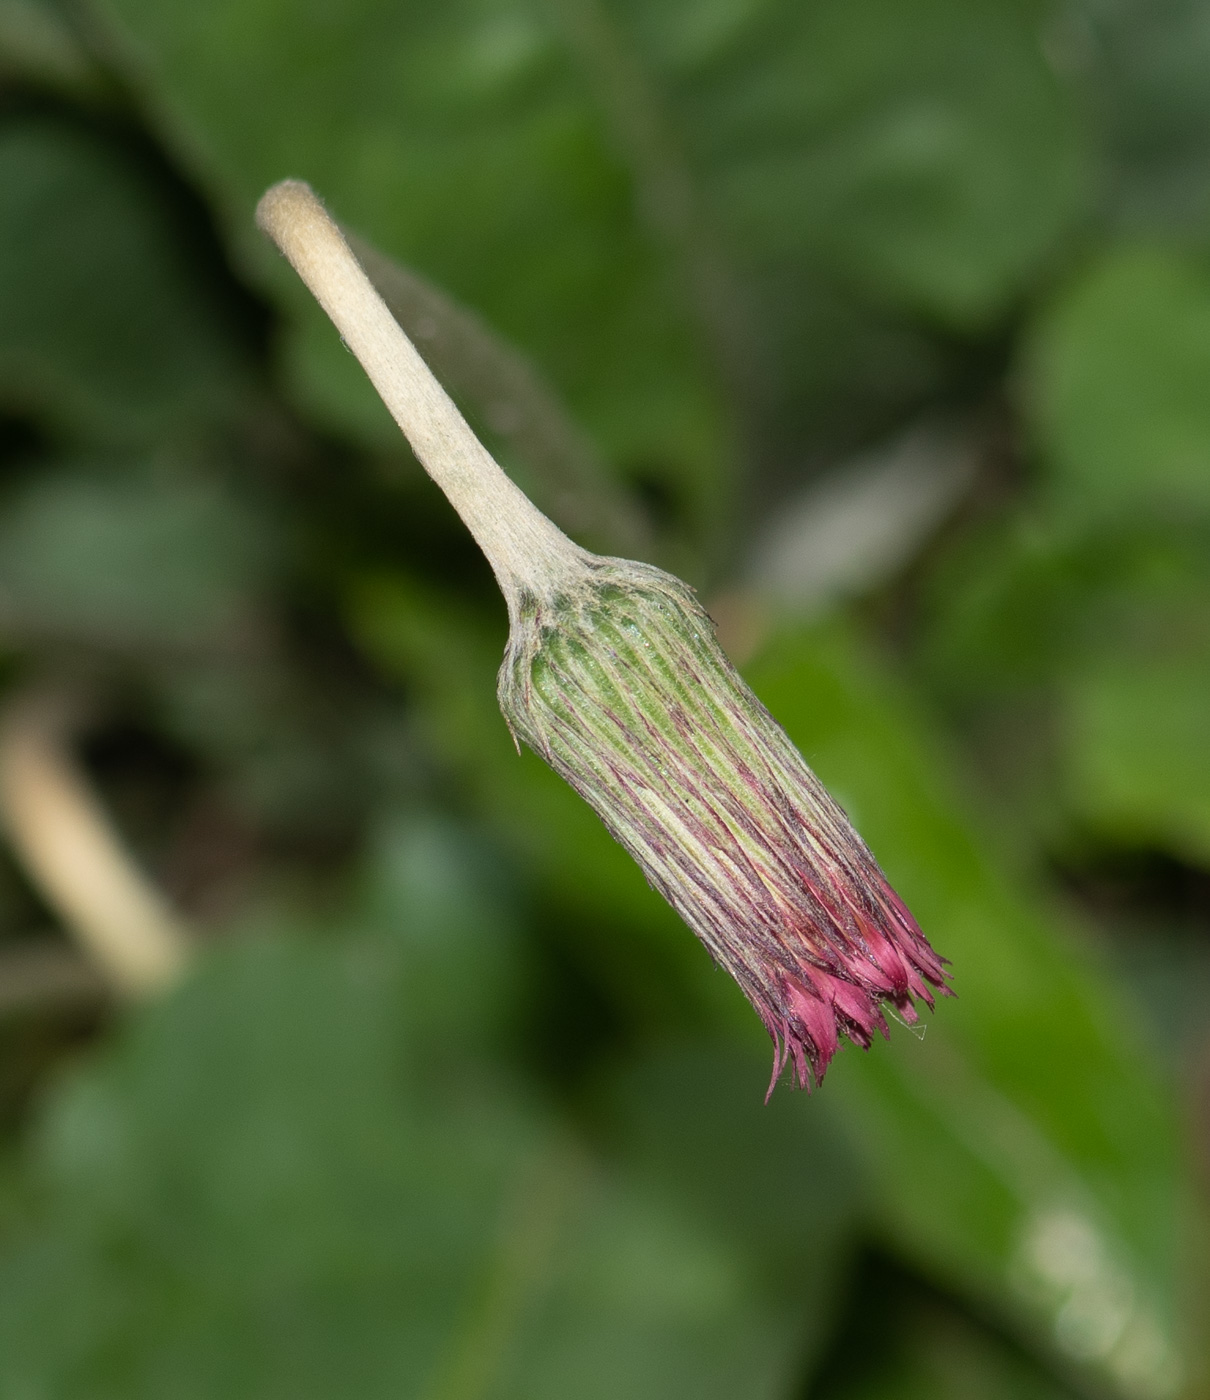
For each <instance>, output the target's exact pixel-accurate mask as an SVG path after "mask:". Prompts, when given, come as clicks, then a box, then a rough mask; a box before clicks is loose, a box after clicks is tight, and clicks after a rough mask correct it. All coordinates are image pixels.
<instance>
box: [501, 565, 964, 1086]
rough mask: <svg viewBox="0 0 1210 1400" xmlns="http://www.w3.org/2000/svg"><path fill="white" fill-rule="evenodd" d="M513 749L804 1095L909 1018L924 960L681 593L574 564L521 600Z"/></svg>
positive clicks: (872, 869)
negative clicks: (518, 742)
mask: <svg viewBox="0 0 1210 1400" xmlns="http://www.w3.org/2000/svg"><path fill="white" fill-rule="evenodd" d="M499 699H500V708H501V710H502V711H503V712H504V716H505V718H506V719H507V721H508V723H509V726H510V728H511V729H512V731H513V734H514V736H515V737H518V738H521V739H524V741H525V742H526V743H527V744H528V745H529V746H530V748H532V749H533V750H534V751H535V752H536V753H538V754H539V755H540V756H541V757H542V758H544V759H545V760H546V762H547V763H549V764H550V765H551V767H552V768H554V769H555V771H556V772H557V773H559V774H560V775H561V776H562V777H564V778H565V779H566V780H567V781H568V782H569V783H570V784H571V785H572V786H573V787H574V788H575V789H576V791H577V792H579V793H580V794H581V796H582V797H584V799H585V800H586V801H587V802H588V803H589V804H590V805H591V806H592V807H593V808H594V809H595V811H596V812H597V814H598V815H599V816H600V817H601V819H602V821H604V823H605V825H606V826H607V827H608V829H609V831H610V832H611V833H612V835H613V836H614V837H615V838H616V839H617V840H618V841H619V842H620V843H621V844H622V845H623V846H624V847H625V848H626V849H627V850H628V851H629V852H630V854H631V855H632V856H633V857H634V858H635V860H636V861H638V863H639V865H640V866H641V867H642V870H643V872H644V874H645V875H646V876H647V879H648V882H649V883H650V884H651V885H652V886H653V887H654V888H655V889H656V890H658V891H659V893H660V894H662V895H663V896H664V898H665V899H667V900H668V902H669V903H670V904H671V905H672V907H673V908H674V909H675V910H676V911H677V913H678V914H680V916H681V917H682V918H683V919H684V921H685V922H686V923H687V924H688V925H689V927H690V928H691V929H692V930H693V931H694V933H696V934H697V936H698V938H700V939H701V941H702V942H703V943H704V944H705V946H706V948H707V949H708V950H709V952H710V954H711V956H712V957H713V958H714V960H715V961H716V962H717V963H719V964H721V965H722V966H723V967H724V968H726V970H727V971H728V972H729V973H730V974H731V975H732V977H734V978H735V980H736V981H737V982H738V983H739V985H740V987H741V988H742V990H743V992H744V994H745V995H746V996H747V998H748V1000H749V1001H750V1002H751V1003H752V1005H753V1007H755V1009H756V1012H757V1014H758V1015H759V1016H760V1018H761V1020H762V1021H763V1022H764V1024H765V1027H766V1029H767V1030H768V1032H769V1034H770V1036H771V1037H772V1039H773V1044H774V1063H773V1077H772V1079H771V1081H770V1085H769V1089H770V1092H772V1089H773V1085H774V1084H775V1083H776V1081H777V1078H778V1076H779V1075H780V1073H781V1071H782V1069H783V1068H784V1066H785V1064H786V1063H787V1061H792V1062H793V1067H794V1069H793V1072H794V1075H795V1077H796V1078H797V1080H798V1083H799V1084H800V1085H801V1086H803V1087H804V1088H806V1087H810V1084H811V1083H812V1082H814V1083H819V1082H820V1081H821V1080H822V1079H823V1076H824V1071H825V1069H826V1068H827V1065H828V1062H829V1061H830V1060H831V1058H832V1055H833V1053H834V1052H835V1050H836V1047H837V1044H838V1041H839V1038H840V1036H841V1035H844V1036H847V1037H848V1039H849V1040H851V1041H854V1042H855V1043H856V1044H858V1045H861V1046H863V1047H868V1046H869V1044H870V1040H871V1037H872V1035H873V1032H874V1031H875V1030H879V1031H881V1032H882V1033H883V1035H884V1036H885V1035H886V1034H887V1025H886V1021H885V1019H884V1017H883V1014H882V1009H881V1008H882V1003H884V1002H886V1003H888V1004H889V1005H891V1006H893V1007H895V1008H896V1009H897V1010H898V1011H899V1013H900V1015H901V1016H902V1017H903V1019H904V1020H906V1021H908V1022H914V1021H915V1020H916V1018H917V1013H916V1009H915V1006H914V1005H913V1000H912V999H913V997H919V998H921V999H922V1000H924V1001H925V1002H926V1003H927V1004H928V1005H929V1006H930V1007H931V1006H932V1005H933V995H932V992H931V990H930V986H929V984H930V983H931V984H932V987H934V988H938V989H941V990H943V991H944V990H946V989H945V987H944V977H945V974H944V972H943V970H942V964H941V959H939V958H938V957H937V955H936V954H935V953H934V952H933V950H932V949H931V948H930V947H929V945H928V943H927V942H926V940H925V938H924V935H923V934H922V933H921V932H920V929H919V927H918V926H917V924H916V922H915V920H914V919H913V918H912V916H911V914H909V913H908V911H907V909H906V908H905V907H904V905H903V903H902V901H901V900H900V899H899V897H898V896H897V895H896V894H895V892H894V890H892V889H891V887H890V886H889V885H888V883H887V881H886V879H885V877H884V876H883V874H882V872H881V870H879V868H878V865H877V863H876V862H875V860H874V858H873V856H872V855H871V854H870V852H869V850H868V849H867V847H866V846H865V844H864V843H863V841H862V840H861V838H860V837H859V836H858V835H857V833H856V832H855V831H854V830H853V828H852V826H851V825H850V824H849V821H848V818H847V817H846V816H845V814H844V813H843V812H842V811H841V810H840V808H839V807H838V806H837V805H836V803H835V802H833V800H832V799H831V797H829V796H828V794H827V792H826V791H825V790H824V788H823V785H822V784H821V783H820V782H819V780H818V778H816V777H815V775H814V774H813V773H812V772H811V770H810V768H808V767H807V765H806V763H805V762H804V761H803V759H802V757H801V755H800V754H799V753H798V750H797V749H796V748H795V747H794V745H793V744H792V743H791V742H790V740H789V738H788V737H787V735H786V733H785V731H784V730H783V729H782V727H781V726H780V725H779V724H778V723H777V721H776V720H775V719H774V718H773V716H772V715H770V713H769V712H768V710H766V709H765V707H764V706H763V705H762V704H761V703H760V701H759V700H758V699H757V698H756V696H755V695H754V694H753V693H752V691H751V690H750V689H749V687H748V686H747V685H746V684H745V682H744V681H743V680H742V679H741V677H740V676H739V674H738V673H737V672H736V670H735V668H734V667H733V666H732V665H731V663H730V662H729V661H728V660H727V658H726V657H725V656H724V654H723V652H722V651H721V649H720V648H719V645H718V643H717V642H716V641H715V637H714V625H713V623H712V622H711V621H710V619H709V617H708V616H707V615H706V613H705V612H704V611H703V609H702V608H701V606H700V604H699V603H698V602H697V600H696V599H695V597H694V595H693V592H692V590H690V589H689V588H688V587H687V586H686V585H685V584H683V583H682V582H681V581H680V580H679V579H676V578H673V577H672V576H671V575H670V574H666V573H663V572H662V571H661V570H659V569H655V568H652V567H651V566H649V565H646V564H637V563H632V562H629V561H627V560H623V559H601V558H595V557H592V558H590V559H589V560H588V561H587V562H586V563H585V566H584V568H583V570H582V571H581V572H580V573H579V576H578V577H575V578H573V579H570V580H568V582H567V584H566V586H565V587H564V589H563V591H561V592H560V593H559V594H558V595H557V596H555V597H554V598H553V599H550V600H542V601H539V600H538V599H536V598H533V597H531V598H529V599H527V600H524V601H523V603H522V606H521V607H520V609H519V610H518V612H517V615H516V617H515V618H514V622H513V628H512V634H511V636H510V638H509V643H508V649H507V651H506V653H505V658H504V664H503V666H502V667H501V670H500V684H499Z"/></svg>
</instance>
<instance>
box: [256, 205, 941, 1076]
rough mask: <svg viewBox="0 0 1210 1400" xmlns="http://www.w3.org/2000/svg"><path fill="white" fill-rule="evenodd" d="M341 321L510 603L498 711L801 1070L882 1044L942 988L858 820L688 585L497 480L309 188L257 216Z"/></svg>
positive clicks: (816, 1072) (818, 1071)
mask: <svg viewBox="0 0 1210 1400" xmlns="http://www.w3.org/2000/svg"><path fill="white" fill-rule="evenodd" d="M258 217H259V219H260V222H261V225H262V227H264V228H265V229H266V230H267V231H268V232H269V233H270V234H271V236H272V237H273V238H274V239H275V240H276V241H277V243H278V244H279V246H280V247H281V248H282V249H283V251H284V252H285V253H286V255H287V256H288V257H289V258H290V260H291V262H292V263H293V264H294V266H295V267H296V268H297V270H298V271H299V273H300V275H301V276H302V277H303V278H304V280H305V281H306V282H307V284H308V286H310V288H311V290H312V291H313V292H314V293H315V295H316V297H317V298H318V299H319V301H320V302H321V303H322V304H323V306H324V308H325V309H326V310H327V312H328V314H329V315H330V316H331V317H332V319H333V320H334V321H335V322H336V324H337V326H338V327H339V329H340V331H341V333H342V334H343V336H344V338H345V340H346V342H347V343H348V344H349V346H350V348H351V349H352V350H353V352H354V353H355V354H356V355H357V356H358V358H359V359H360V360H361V361H362V363H363V365H364V366H365V368H366V370H367V372H368V373H369V375H370V378H371V379H372V380H373V382H374V384H375V386H376V387H377V388H378V390H379V392H380V393H381V394H382V396H383V399H384V400H385V402H386V404H387V407H388V408H389V409H390V410H391V412H392V413H393V414H394V416H395V418H396V421H397V422H398V423H399V425H400V427H401V428H402V429H403V431H404V433H405V434H406V435H407V437H408V439H409V441H410V442H411V443H412V446H413V449H414V450H415V452H416V455H417V456H418V457H419V459H420V461H421V462H422V463H423V465H424V466H425V468H426V469H427V470H428V471H429V473H430V475H432V476H433V478H434V479H435V480H436V481H437V483H438V485H440V486H441V487H442V488H443V490H445V492H446V494H447V495H448V496H449V498H450V500H451V502H452V503H453V505H454V506H455V508H456V509H457V510H458V511H459V513H460V514H461V515H462V517H463V519H464V520H465V521H466V523H467V525H468V527H469V528H470V529H471V531H472V533H473V534H474V535H475V538H476V539H477V540H478V542H479V544H480V546H481V547H482V548H483V550H484V553H485V554H486V555H487V557H488V560H489V562H490V563H491V565H492V568H493V570H494V571H495V574H496V577H497V579H498V580H499V582H500V586H501V589H502V590H503V592H504V596H505V599H506V601H507V603H508V609H509V619H510V635H509V642H508V648H507V651H506V653H505V657H504V664H503V666H502V667H501V670H500V684H499V699H500V708H501V710H502V711H503V712H504V716H505V719H506V720H507V721H508V724H509V726H510V728H511V729H512V732H513V734H514V736H516V737H517V738H518V739H520V740H524V742H525V743H526V744H528V745H529V746H530V747H531V748H532V749H533V750H534V751H535V752H536V753H538V754H539V755H540V756H541V757H542V758H544V759H545V760H546V762H547V763H549V764H550V765H551V767H552V768H554V769H555V771H556V772H558V773H559V774H561V775H562V776H563V777H564V778H566V780H567V781H568V782H569V783H571V785H572V786H573V787H574V788H575V789H576V791H577V792H579V793H580V794H581V795H582V796H583V797H584V798H585V800H586V801H587V802H588V803H589V804H590V805H591V806H592V807H593V808H594V810H595V811H596V812H597V813H598V815H599V816H600V817H601V819H602V820H603V821H604V823H605V825H606V827H608V829H609V831H610V832H611V833H612V834H613V836H614V837H615V838H616V839H617V840H618V841H619V842H620V843H621V844H622V845H623V846H624V847H625V848H626V849H627V850H628V851H629V852H630V853H631V855H632V856H633V857H634V858H635V860H636V861H637V862H638V863H639V865H640V866H641V867H642V869H643V872H644V874H645V875H646V876H647V879H648V880H649V882H650V883H651V884H652V885H653V886H654V888H655V889H657V890H658V891H659V892H660V893H661V894H662V895H663V896H664V897H665V899H667V900H668V902H669V903H670V904H671V905H672V906H673V908H674V909H675V910H676V911H677V912H678V913H679V914H680V915H681V917H682V918H683V919H684V920H685V922H686V923H687V924H688V925H689V927H690V928H691V929H692V930H693V931H694V933H696V934H697V936H698V938H700V939H701V941H702V942H703V943H704V944H705V946H706V948H707V949H708V950H709V952H710V954H711V956H712V957H713V958H714V960H715V961H716V962H717V963H719V964H721V966H723V967H724V968H726V970H727V971H728V972H730V973H731V975H732V976H733V977H734V978H735V980H736V981H737V982H738V983H739V985H740V987H741V988H742V989H743V992H744V994H745V995H746V996H747V998H748V1000H749V1001H750V1002H751V1003H752V1005H753V1006H754V1007H755V1009H756V1011H757V1014H758V1015H759V1016H760V1018H761V1020H762V1021H763V1022H764V1025H765V1028H766V1029H767V1030H768V1032H769V1034H770V1036H771V1037H772V1039H773V1044H774V1063H773V1079H772V1080H771V1082H770V1090H771V1089H772V1087H773V1084H774V1083H776V1080H777V1077H778V1075H779V1074H780V1073H781V1071H782V1070H783V1068H784V1067H785V1065H786V1064H787V1062H789V1063H791V1064H792V1065H793V1072H794V1075H795V1077H796V1079H797V1081H798V1083H799V1084H801V1085H802V1086H804V1087H809V1086H810V1085H811V1084H812V1083H813V1082H814V1083H818V1082H819V1081H820V1080H821V1079H822V1078H823V1074H824V1071H825V1069H826V1068H827V1065H828V1062H829V1061H830V1060H831V1058H832V1055H833V1054H834V1053H835V1051H836V1048H837V1045H838V1043H839V1040H840V1037H841V1036H842V1035H843V1036H845V1037H847V1038H848V1039H849V1040H851V1041H853V1042H855V1043H856V1044H858V1045H861V1046H863V1047H865V1046H868V1045H869V1044H870V1041H871V1039H872V1037H873V1034H874V1032H875V1031H876V1030H878V1031H881V1032H882V1033H883V1034H884V1035H885V1034H886V1033H887V1025H886V1020H885V1016H884V1007H886V1006H889V1007H893V1008H895V1009H896V1010H897V1011H898V1013H899V1015H900V1016H901V1017H902V1018H903V1019H904V1020H906V1021H909V1022H911V1021H915V1019H916V1016H917V1012H916V1008H915V1000H916V999H920V1000H923V1001H924V1002H926V1003H927V1004H928V1005H929V1006H930V1007H931V1006H932V1005H933V991H934V990H941V991H944V990H945V986H944V982H945V973H944V972H943V969H942V962H941V959H940V958H938V957H937V955H936V954H935V953H934V952H933V950H932V949H931V948H930V947H929V945H928V943H927V941H926V940H925V938H924V935H923V934H922V933H921V931H920V929H919V927H918V926H917V924H916V922H915V920H914V919H913V918H912V916H911V914H909V913H908V911H907V909H906V908H905V907H904V905H903V903H902V901H901V900H900V899H899V898H898V896H897V895H896V894H895V892H894V890H892V889H891V887H890V885H889V884H888V883H887V881H886V878H885V877H884V876H883V874H882V872H881V870H879V868H878V865H877V863H876V862H875V860H874V858H873V856H872V855H871V854H870V852H869V850H868V849H867V847H866V846H865V844H864V843H863V842H862V840H861V838H860V837H859V836H858V835H857V833H856V832H855V831H854V830H853V827H852V826H851V825H850V823H849V821H848V818H847V817H846V816H845V814H844V813H843V812H842V811H841V810H840V808H839V807H838V806H837V805H836V803H835V802H833V801H832V799H831V798H830V797H829V796H828V794H827V792H826V791H825V790H824V788H823V786H822V784H821V783H820V782H819V780H818V779H817V778H816V777H815V775H814V774H813V773H812V772H811V770H810V769H809V768H808V767H807V765H806V763H805V762H804V760H803V758H802V757H801V755H800V754H799V753H798V751H797V750H796V749H795V747H794V745H793V744H792V743H791V742H790V740H789V738H788V737H787V736H786V733H785V731H784V730H783V729H782V728H781V726H780V725H779V724H778V723H777V721H776V720H775V719H774V718H773V717H772V715H770V714H769V712H768V711H767V710H766V709H765V708H764V706H763V705H762V704H761V703H760V701H759V700H757V698H756V696H755V695H753V693H752V692H751V690H750V689H749V688H748V686H747V685H746V684H745V683H744V681H743V680H742V679H741V678H740V676H739V675H738V673H737V672H736V670H735V668H734V667H733V666H732V665H731V663H730V662H729V661H728V660H727V658H726V657H725V656H724V655H723V653H722V651H721V649H720V648H719V646H718V643H717V642H716V641H715V637H714V627H713V624H712V623H711V622H710V619H709V618H708V617H707V616H706V614H705V612H704V611H703V610H702V608H701V606H700V605H699V603H698V602H697V600H696V598H695V597H694V595H693V592H692V591H691V590H690V589H689V588H688V587H687V586H686V585H685V584H683V583H682V582H680V580H679V579H676V578H673V577H672V576H671V575H670V574H666V573H663V572H662V571H661V570H659V569H655V568H652V567H651V566H650V565H647V564H639V563H634V562H631V561H628V560H624V559H610V558H602V557H600V556H597V555H593V554H589V553H587V552H586V551H585V550H582V549H580V548H579V547H578V546H576V545H575V544H573V543H572V542H571V541H570V540H569V539H568V538H567V537H566V536H565V535H564V534H563V533H562V532H561V531H560V530H558V529H557V528H556V527H555V526H554V525H553V524H552V523H551V522H550V521H549V520H547V519H546V518H545V517H544V516H543V515H541V514H540V513H539V512H538V511H537V510H536V509H535V508H534V506H533V505H532V504H531V503H530V502H529V500H528V499H527V498H526V497H525V496H524V495H523V494H522V493H521V492H520V491H519V490H518V488H517V487H516V486H514V485H513V483H512V482H511V481H509V480H508V478H507V477H505V476H504V474H503V473H502V472H501V471H500V469H499V467H498V466H497V465H496V464H495V462H494V461H493V460H492V458H491V457H490V456H489V455H488V453H487V452H486V451H485V449H484V448H483V447H482V446H481V445H480V444H479V443H478V441H477V440H476V439H475V437H474V435H473V434H472V433H471V431H470V429H469V428H468V427H467V425H466V423H465V422H464V421H463V419H462V417H461V415H460V414H459V413H458V411H457V409H456V408H455V407H454V405H453V404H452V403H451V402H450V400H449V399H448V397H447V396H446V395H445V393H444V392H443V391H442V389H441V388H440V386H439V385H438V384H437V383H436V381H435V380H434V379H433V377H432V375H431V374H429V372H428V370H427V368H426V367H425V366H424V364H423V362H422V361H421V360H420V358H419V356H418V355H417V353H416V351H415V350H414V348H413V347H412V345H411V343H410V342H409V341H408V340H407V338H406V337H405V336H404V334H403V332H402V330H400V328H399V326H398V325H397V324H396V323H395V321H394V320H393V318H392V317H391V315H390V312H389V311H388V310H387V308H386V306H385V305H384V304H383V303H382V301H381V299H380V298H379V297H378V296H377V293H376V292H375V291H374V289H373V287H372V286H371V284H370V283H369V281H368V279H366V277H365V275H364V274H363V273H362V271H361V269H360V268H359V266H358V265H357V262H356V260H355V259H354V258H353V255H352V253H351V252H350V251H349V249H348V247H347V245H346V244H345V242H344V240H343V238H342V237H341V235H340V232H339V230H338V229H337V228H336V227H335V225H334V224H332V222H331V221H330V220H329V219H328V217H327V215H326V213H325V212H324V210H323V208H322V206H321V205H320V204H319V202H318V200H316V199H315V197H314V195H313V194H312V193H311V192H310V190H309V189H308V188H307V187H306V186H305V185H301V184H299V183H297V182H294V181H288V182H286V183H284V184H283V185H278V186H275V187H274V189H272V190H270V191H269V193H268V194H267V195H266V196H265V198H264V200H263V201H262V202H261V207H260V210H259V211H258Z"/></svg>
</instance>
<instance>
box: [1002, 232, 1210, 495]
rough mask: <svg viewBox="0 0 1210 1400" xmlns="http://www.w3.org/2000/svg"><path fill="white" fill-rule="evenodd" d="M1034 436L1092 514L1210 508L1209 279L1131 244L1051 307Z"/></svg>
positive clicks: (1045, 318)
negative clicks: (1209, 396)
mask: <svg viewBox="0 0 1210 1400" xmlns="http://www.w3.org/2000/svg"><path fill="white" fill-rule="evenodd" d="M1026 370H1027V375H1028V403H1029V407H1030V411H1031V414H1032V417H1033V423H1034V433H1035V437H1036V440H1037V442H1038V445H1039V447H1040V448H1041V450H1042V453H1043V456H1044V458H1045V459H1046V461H1047V464H1048V466H1049V467H1050V470H1051V473H1052V474H1053V484H1054V488H1055V491H1056V493H1057V494H1058V495H1059V496H1060V497H1061V498H1062V500H1063V501H1064V503H1065V505H1066V506H1067V508H1068V509H1069V510H1071V511H1075V512H1078V513H1079V514H1081V515H1089V514H1103V513H1105V512H1108V511H1128V510H1129V511H1138V510H1142V511H1144V512H1147V513H1154V512H1156V511H1161V512H1168V513H1169V514H1170V515H1172V516H1174V517H1175V518H1180V513H1181V512H1183V511H1185V510H1188V509H1195V510H1197V511H1199V512H1204V511H1205V510H1207V508H1210V400H1208V399H1207V396H1206V384H1207V382H1210V276H1208V275H1207V274H1206V272H1205V271H1204V270H1203V269H1202V268H1201V267H1200V266H1199V265H1198V264H1197V263H1195V262H1193V261H1191V260H1190V259H1188V258H1187V257H1184V256H1182V255H1181V254H1180V253H1177V252H1174V251H1170V250H1164V249H1160V248H1146V247H1121V248H1116V249H1113V250H1111V251H1110V252H1107V253H1105V254H1104V255H1103V256H1102V257H1100V258H1099V259H1097V260H1096V261H1095V262H1094V263H1093V265H1092V266H1091V267H1089V268H1088V269H1087V270H1086V271H1085V272H1084V273H1083V274H1082V275H1081V276H1080V277H1079V278H1077V279H1076V281H1075V282H1074V283H1073V284H1072V285H1071V286H1070V287H1069V288H1067V290H1066V291H1065V292H1064V294H1063V295H1062V296H1061V297H1059V298H1058V300H1057V301H1055V302H1054V303H1052V304H1050V305H1049V306H1048V307H1047V308H1046V310H1045V311H1044V312H1043V314H1042V317H1041V319H1040V321H1039V324H1038V325H1037V327H1036V328H1035V331H1034V336H1033V340H1032V342H1031V344H1030V345H1029V347H1028V350H1027V354H1026Z"/></svg>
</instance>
